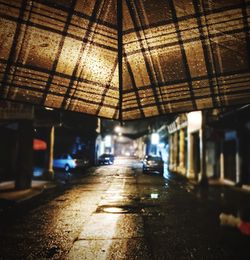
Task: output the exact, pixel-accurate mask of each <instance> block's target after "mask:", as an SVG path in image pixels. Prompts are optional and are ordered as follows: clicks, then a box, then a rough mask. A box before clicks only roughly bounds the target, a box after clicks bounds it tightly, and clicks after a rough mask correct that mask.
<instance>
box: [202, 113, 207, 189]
mask: <svg viewBox="0 0 250 260" xmlns="http://www.w3.org/2000/svg"><path fill="white" fill-rule="evenodd" d="M200 147H201V149H200V156H201V160H200V161H201V176H200V184H201V185H203V186H207V185H208V179H207V165H206V164H207V154H206V113H205V111H203V112H202V127H201V130H200Z"/></svg>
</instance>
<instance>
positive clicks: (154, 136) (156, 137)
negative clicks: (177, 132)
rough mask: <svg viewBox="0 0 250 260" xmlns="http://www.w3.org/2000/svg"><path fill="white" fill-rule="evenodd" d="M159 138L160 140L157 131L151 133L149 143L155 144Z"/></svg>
mask: <svg viewBox="0 0 250 260" xmlns="http://www.w3.org/2000/svg"><path fill="white" fill-rule="evenodd" d="M159 140H160V136H159V134H158V133H153V134H152V135H151V143H152V144H154V145H157V144H158V143H159Z"/></svg>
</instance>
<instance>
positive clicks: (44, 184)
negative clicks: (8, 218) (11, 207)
mask: <svg viewBox="0 0 250 260" xmlns="http://www.w3.org/2000/svg"><path fill="white" fill-rule="evenodd" d="M53 187H55V184H54V183H53V182H49V181H40V180H32V183H31V188H29V189H26V190H15V183H14V181H6V182H1V183H0V201H1V200H4V201H10V202H21V201H24V200H27V199H31V198H32V197H34V196H37V195H39V194H40V193H42V192H43V191H44V189H48V188H53Z"/></svg>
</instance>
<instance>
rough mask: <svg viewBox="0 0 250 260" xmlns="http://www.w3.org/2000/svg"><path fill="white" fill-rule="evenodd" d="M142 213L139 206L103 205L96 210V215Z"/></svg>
mask: <svg viewBox="0 0 250 260" xmlns="http://www.w3.org/2000/svg"><path fill="white" fill-rule="evenodd" d="M139 211H140V208H139V207H138V206H134V205H114V206H113V205H102V206H99V207H98V208H97V209H96V213H111V214H126V213H137V212H139Z"/></svg>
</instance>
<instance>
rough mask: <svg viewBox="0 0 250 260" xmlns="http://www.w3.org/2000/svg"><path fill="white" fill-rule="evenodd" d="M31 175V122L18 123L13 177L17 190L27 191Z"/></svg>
mask: <svg viewBox="0 0 250 260" xmlns="http://www.w3.org/2000/svg"><path fill="white" fill-rule="evenodd" d="M32 175H33V121H32V120H20V121H19V137H18V154H17V167H16V176H15V188H16V189H17V190H23V189H29V188H30V187H31V180H32Z"/></svg>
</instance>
